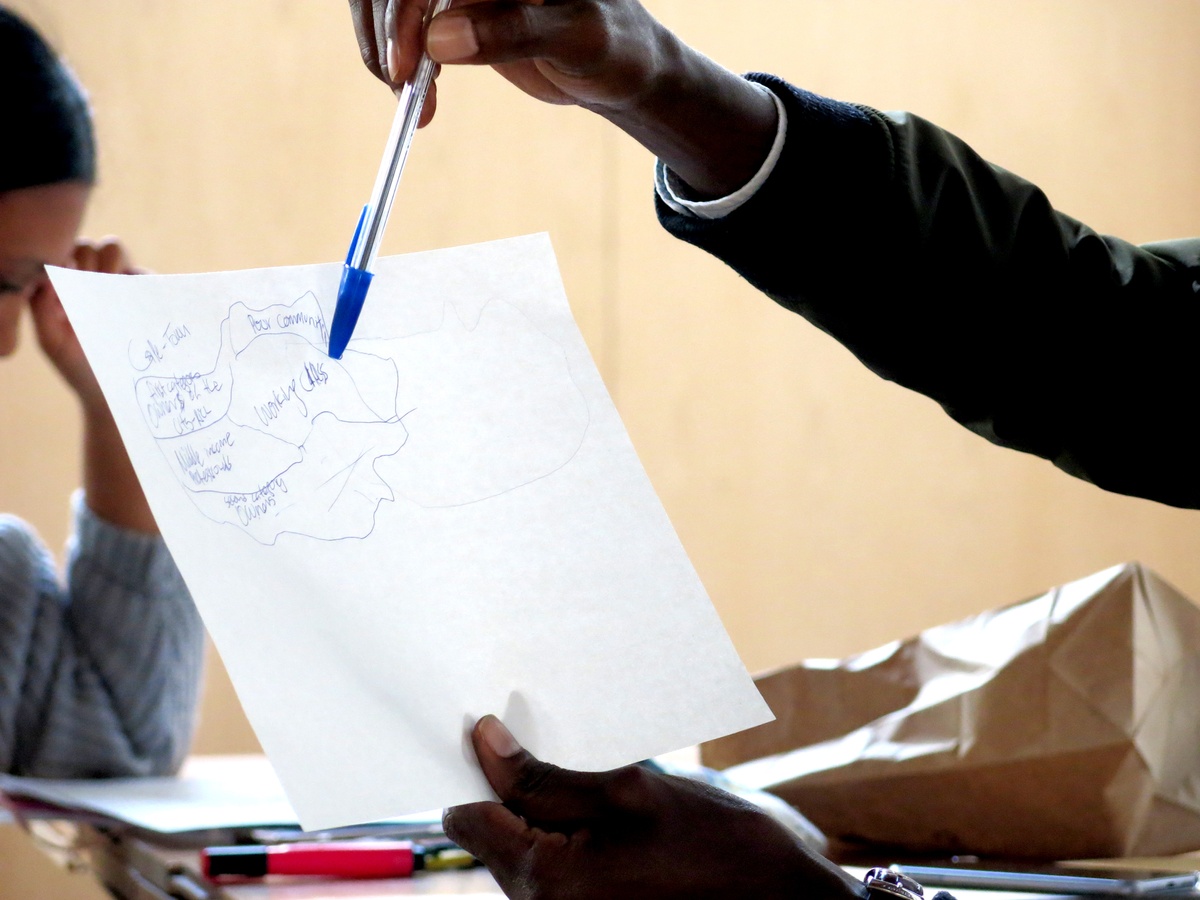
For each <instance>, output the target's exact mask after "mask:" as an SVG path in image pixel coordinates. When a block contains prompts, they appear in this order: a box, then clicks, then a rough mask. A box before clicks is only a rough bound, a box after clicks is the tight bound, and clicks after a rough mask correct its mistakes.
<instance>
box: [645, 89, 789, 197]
mask: <svg viewBox="0 0 1200 900" xmlns="http://www.w3.org/2000/svg"><path fill="white" fill-rule="evenodd" d="M756 86H757V87H758V88H759V90H762V91H766V92H767V93H768V94H769V95H770V96H771V99H772V100H774V101H775V110H776V112H777V113H778V114H779V127H778V128H777V129H776V130H775V142H774V143H773V144H771V152H770V153H768V154H767V158H766V159H765V160H764V161H763V164H762V165H761V166H760V167H759V169H758V171H757V172H756V173H755V174H754V177H753V178H751V179H750V180H749V181H748V182H746V184H744V185H742V187H740V188H738V190H736V191H734V192H733V193H732V194H728V195H727V196H724V197H719V198H718V199H716V200H688V199H687V197H686V196H684V194H685V193H686V190H687V188H686V187H685V186H684V184H683V182H682V181H680V180H679V176H677V175H676V174H675V173H674V172H672V171H671V170H670V169H668V168H667V167H666V166H665V165H663V163H662V160H656V161H655V165H654V189H655V190H656V191H657V192H658V196H659V197H661V198H662V201H663V203H665V204H667V206H669V207H671V209H673V210H675V212H677V213H680V214H681V215H685V216H696V217H698V218H701V219H720V218H722V217H724V216H727V215H729V214H730V213H731V212H733V211H734V210H735V209H737V208H738V207H740V206H741V205H742V204H743V203H745V202H746V201H747V200H749V199H750V198H751V197H753V196H754V194H755V193H756V192H757V191H758V189H759V188H760V187H762V185H763V183H764V182H766V180H767V178H769V177H770V175H771V172H772V171H774V169H775V163H776V162H777V161H778V160H779V154H780V153H782V152H783V140H784V138H785V137H786V135H787V110H785V109H784V107H783V101H782V100H780V99H779V98H778V97H777V96H775V92H774V91H772V90H770V89H769V88H766V87H763V86H762V85H756Z"/></svg>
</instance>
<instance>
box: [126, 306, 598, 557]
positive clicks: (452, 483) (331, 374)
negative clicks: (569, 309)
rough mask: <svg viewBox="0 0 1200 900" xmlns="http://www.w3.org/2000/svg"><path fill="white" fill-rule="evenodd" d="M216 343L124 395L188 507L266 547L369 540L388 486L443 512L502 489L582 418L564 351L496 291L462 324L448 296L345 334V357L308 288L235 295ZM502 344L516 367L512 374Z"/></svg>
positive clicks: (543, 462) (575, 439)
mask: <svg viewBox="0 0 1200 900" xmlns="http://www.w3.org/2000/svg"><path fill="white" fill-rule="evenodd" d="M174 327H177V328H181V329H182V331H187V332H189V333H190V329H189V328H188V327H187V326H174ZM177 333H181V332H177ZM356 345H357V346H356ZM219 346H220V350H219V352H218V354H217V358H216V360H215V362H214V363H213V365H212V368H211V369H210V370H208V371H206V372H194V371H187V372H174V373H172V374H169V375H160V374H155V375H143V376H142V377H141V378H138V379H137V381H136V382H135V385H134V390H135V392H136V396H137V400H138V405H139V408H140V409H141V411H142V416H143V418H144V419H145V422H146V424H147V426H148V427H149V429H150V432H151V434H152V435H153V436H154V438H155V440H156V441H157V444H158V446H159V448H160V450H161V451H162V453H163V455H164V456H165V457H166V459H167V461H168V463H169V464H170V467H171V471H172V472H173V473H174V475H175V476H176V478H177V479H178V480H179V483H180V484H181V485H182V486H183V487H184V488H185V489H186V491H187V494H188V496H189V497H190V498H191V500H192V501H193V502H194V503H195V504H196V506H197V507H198V508H199V509H200V511H201V512H202V513H203V514H204V515H205V516H207V517H208V518H210V519H212V520H214V521H216V522H222V523H228V524H230V525H234V526H236V527H238V528H240V529H242V530H243V531H245V532H246V533H247V534H248V535H250V536H251V537H253V538H254V539H255V540H257V541H259V542H261V543H264V544H273V543H275V541H276V540H277V539H278V538H279V536H280V535H281V534H285V533H291V534H297V535H303V536H307V537H311V538H316V539H319V540H326V541H329V540H341V539H345V538H363V537H366V536H367V535H368V534H370V533H371V531H372V529H373V528H374V524H375V516H376V513H377V511H378V509H379V506H380V504H382V503H384V502H387V501H393V500H395V499H396V494H397V493H399V494H400V495H401V496H402V497H404V498H406V499H408V500H409V501H411V502H413V503H415V504H417V505H419V506H423V507H440V506H458V505H462V504H466V503H474V502H478V501H479V500H483V499H487V498H489V497H493V496H496V495H498V494H501V493H504V492H506V491H510V490H513V489H515V488H518V487H521V486H523V485H526V484H529V483H531V482H533V481H537V480H539V479H541V478H543V477H545V476H546V475H549V474H551V473H552V472H554V471H555V470H557V469H558V468H560V467H561V466H563V465H564V464H565V463H567V462H568V461H569V460H570V459H571V457H572V456H573V455H574V454H575V452H576V451H577V450H578V448H579V446H580V444H581V443H582V441H583V437H584V434H585V432H586V430H587V426H588V419H589V415H588V410H587V405H586V402H585V400H584V397H583V394H582V393H581V392H580V390H579V388H578V386H577V385H576V384H575V382H574V380H573V379H572V378H571V376H570V372H569V369H568V368H567V363H566V357H565V354H564V353H563V351H562V348H561V347H559V346H558V345H556V344H555V343H554V342H553V341H552V340H551V339H550V338H548V337H547V336H546V335H544V334H543V333H542V332H540V331H538V330H537V328H536V327H534V326H533V324H532V323H531V322H530V321H529V320H528V319H527V318H526V317H525V316H524V315H522V314H521V313H520V312H519V311H518V310H516V309H515V308H514V307H512V306H510V305H509V304H507V303H504V302H502V301H496V302H492V303H485V304H484V305H483V307H482V308H481V309H480V310H479V312H478V316H477V318H475V319H474V320H473V321H464V320H463V318H462V317H460V315H459V314H458V313H457V311H456V310H455V309H454V307H453V304H450V303H446V304H445V306H444V308H443V313H442V322H441V324H440V325H439V327H437V328H434V329H432V330H427V331H422V332H418V333H415V334H410V335H405V336H401V337H397V338H388V339H375V340H371V341H356V342H355V344H352V345H351V348H350V349H348V350H347V352H346V353H345V355H344V356H343V358H342V359H341V360H334V359H331V358H330V357H329V356H328V354H327V351H326V347H327V346H328V333H327V326H326V322H325V317H324V314H323V313H322V310H321V307H320V304H319V303H318V301H317V298H316V297H315V296H314V295H313V294H312V293H311V292H308V293H306V294H305V295H304V296H302V297H300V298H299V299H298V300H295V301H294V302H291V303H286V304H284V303H280V304H272V305H268V306H265V307H262V308H257V309H254V308H251V307H249V306H248V305H247V304H245V303H244V302H235V303H233V304H232V305H231V306H230V308H229V315H228V317H227V318H225V319H224V320H223V321H222V322H221V325H220V345H219ZM514 348H516V351H517V352H518V353H521V354H522V355H521V356H520V357H519V358H520V359H522V360H523V361H526V362H527V363H528V364H527V365H523V366H522V367H521V368H520V370H519V371H521V372H522V377H521V378H518V379H517V383H513V378H512V374H511V373H512V372H513V371H514V369H513V365H512V354H513V352H514ZM451 371H452V372H453V373H454V377H453V378H450V377H441V378H439V372H443V373H449V372H451ZM498 373H504V375H503V377H499V376H498ZM449 385H453V387H449ZM547 421H549V422H552V423H554V424H553V426H552V427H549V428H547V427H546V425H545V423H546V422H547ZM522 428H525V429H526V431H527V432H528V434H527V435H525V434H522V432H521V431H520V429H522ZM512 429H517V431H516V432H514V431H512ZM514 433H516V434H522V437H521V439H520V440H518V441H516V442H515V444H514V442H513V440H512V435H513V434H514ZM496 448H508V449H507V450H500V451H497V449H496ZM402 451H403V452H402Z"/></svg>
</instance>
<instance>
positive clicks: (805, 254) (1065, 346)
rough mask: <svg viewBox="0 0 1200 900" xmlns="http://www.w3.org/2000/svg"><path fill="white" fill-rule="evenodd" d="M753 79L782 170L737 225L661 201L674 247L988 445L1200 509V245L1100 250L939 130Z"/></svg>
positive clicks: (1104, 240) (1100, 240)
mask: <svg viewBox="0 0 1200 900" xmlns="http://www.w3.org/2000/svg"><path fill="white" fill-rule="evenodd" d="M752 78H753V79H754V80H756V81H759V82H760V83H763V84H765V85H767V86H768V87H769V88H770V89H771V90H773V91H775V92H776V94H777V95H778V96H779V97H780V98H781V99H782V100H783V102H784V104H785V106H786V108H787V114H788V133H787V139H786V142H785V144H784V149H783V153H782V156H781V157H780V159H779V161H778V163H777V165H776V167H775V169H774V171H773V172H772V174H771V176H770V178H769V179H768V181H767V182H766V184H765V185H764V186H763V187H762V188H761V189H760V190H759V191H758V193H757V194H756V195H755V196H754V197H753V198H751V199H750V200H749V201H748V202H747V203H746V204H745V205H744V206H742V207H741V208H740V209H738V210H737V211H735V212H733V213H731V214H730V215H728V216H726V217H725V218H723V219H718V220H713V221H709V220H702V219H698V218H692V217H689V216H685V215H681V214H679V213H677V212H674V211H673V210H671V209H670V208H668V207H667V206H666V205H665V204H664V203H663V202H662V201H661V199H660V200H659V201H658V212H659V217H660V220H661V221H662V222H663V224H664V225H665V227H666V228H667V229H668V230H669V231H671V232H672V233H673V234H675V235H676V236H677V237H680V238H682V239H683V240H686V241H689V242H691V243H693V244H695V245H697V246H699V247H702V248H704V249H705V250H707V251H709V252H710V253H713V254H714V255H716V256H717V257H719V258H720V259H722V260H724V261H725V262H726V263H728V264H729V265H730V266H732V267H733V268H734V269H736V270H737V271H738V272H739V273H740V274H741V275H742V276H744V277H745V278H746V279H747V280H749V281H750V282H751V283H752V284H754V285H755V286H756V287H758V288H759V289H760V290H762V291H764V292H765V293H766V294H768V295H769V296H771V297H772V298H774V299H775V300H776V301H778V302H779V303H781V304H782V305H783V306H785V307H787V308H788V309H791V310H793V311H795V312H797V313H799V314H800V315H802V316H804V317H805V318H806V319H808V320H809V321H810V322H812V323H813V324H814V325H816V326H817V327H819V328H821V329H822V330H824V331H826V332H828V333H829V334H830V335H832V336H833V337H835V338H836V339H837V340H838V341H840V342H841V343H843V344H845V345H846V346H847V347H848V348H849V349H850V350H851V351H852V352H853V353H854V354H855V355H857V356H858V358H859V359H861V360H862V361H863V362H864V363H865V364H866V365H867V366H869V367H870V368H871V369H872V370H873V371H875V372H876V373H878V374H879V375H881V376H883V377H884V378H887V379H890V380H892V381H895V382H898V383H899V384H902V385H905V386H906V387H909V388H912V389H913V390H916V391H920V392H921V393H923V394H926V395H928V396H929V397H932V398H933V399H934V400H936V401H937V402H938V403H940V404H941V405H942V406H943V408H945V410H946V412H947V413H949V414H950V415H951V416H952V417H954V418H955V419H956V420H957V421H959V422H960V423H962V424H963V425H964V426H966V427H967V428H970V429H971V430H972V431H974V432H976V433H978V434H980V435H983V436H984V437H986V438H988V439H989V440H991V441H993V442H995V443H997V444H1001V445H1003V446H1006V447H1012V448H1015V449H1018V450H1022V451H1026V452H1029V453H1035V454H1037V455H1039V456H1042V457H1045V458H1046V459H1049V460H1051V461H1053V462H1054V464H1055V465H1057V466H1059V467H1060V468H1062V469H1063V470H1065V471H1067V472H1070V473H1071V474H1073V475H1076V476H1078V477H1080V478H1084V479H1087V480H1089V481H1092V482H1094V483H1095V484H1097V485H1099V486H1100V487H1103V488H1105V489H1107V490H1111V491H1116V492H1119V493H1123V494H1133V495H1137V496H1141V497H1148V498H1150V499H1153V500H1158V501H1161V502H1163V503H1169V504H1172V505H1175V506H1184V507H1200V452H1198V450H1200V448H1198V447H1197V446H1196V444H1195V439H1194V438H1193V437H1192V433H1193V431H1195V430H1196V429H1195V422H1194V420H1195V419H1197V410H1200V347H1198V340H1197V339H1198V336H1200V240H1195V239H1193V240H1180V241H1173V242H1164V243H1159V244H1148V245H1142V246H1136V245H1133V244H1130V243H1127V242H1124V241H1121V240H1118V239H1116V238H1112V237H1106V236H1103V235H1099V234H1097V233H1096V232H1094V231H1092V230H1091V229H1090V228H1088V227H1087V226H1086V225H1083V224H1081V223H1080V222H1077V221H1075V220H1074V219H1072V218H1070V217H1069V216H1066V215H1063V214H1062V213H1060V212H1057V211H1056V210H1054V209H1053V208H1052V207H1051V205H1050V203H1049V201H1048V200H1047V199H1046V197H1045V195H1044V194H1043V193H1042V191H1041V190H1039V189H1038V188H1037V187H1036V186H1035V185H1033V184H1030V183H1029V182H1027V181H1025V180H1023V179H1021V178H1019V177H1017V176H1015V175H1013V174H1011V173H1010V172H1006V171H1004V170H1003V169H1000V168H999V167H997V166H994V165H991V164H990V163H988V162H986V161H985V160H983V159H981V158H980V157H979V156H978V155H977V154H976V153H975V152H974V151H973V150H971V148H970V147H968V146H967V145H966V144H964V143H963V142H962V141H960V140H959V139H957V138H956V137H954V136H953V135H951V134H949V133H948V132H946V131H944V130H942V129H940V128H938V127H936V126H935V125H932V124H930V123H929V122H926V121H923V120H921V119H919V118H917V117H915V116H911V115H906V114H888V115H884V114H882V113H879V112H876V111H875V110H871V109H867V108H865V107H857V106H852V105H849V104H844V103H838V102H835V101H832V100H827V99H825V98H822V97H817V96H815V95H813V94H809V93H807V92H805V91H801V90H799V89H797V88H794V87H792V86H790V85H788V84H786V83H784V82H782V81H780V80H778V79H776V78H773V77H771V76H764V75H758V76H752Z"/></svg>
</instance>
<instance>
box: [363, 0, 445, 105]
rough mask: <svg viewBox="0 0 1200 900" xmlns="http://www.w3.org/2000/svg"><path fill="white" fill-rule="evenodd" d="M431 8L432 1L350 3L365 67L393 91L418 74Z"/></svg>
mask: <svg viewBox="0 0 1200 900" xmlns="http://www.w3.org/2000/svg"><path fill="white" fill-rule="evenodd" d="M428 8H429V0H350V15H351V18H352V19H353V21H354V34H355V37H356V38H357V39H358V51H359V54H360V55H361V56H362V60H363V63H364V64H365V65H366V67H367V68H368V69H369V70H370V71H371V74H373V75H374V76H375V77H376V78H378V79H379V80H380V81H382V82H384V83H385V84H387V85H389V86H390V87H393V88H395V87H398V86H399V85H402V84H403V83H404V82H405V81H407V80H408V79H409V78H411V77H412V74H413V72H414V71H415V70H416V67H417V61H418V59H419V58H420V55H421V41H422V34H421V30H422V28H423V27H424V23H425V14H426V11H427V10H428Z"/></svg>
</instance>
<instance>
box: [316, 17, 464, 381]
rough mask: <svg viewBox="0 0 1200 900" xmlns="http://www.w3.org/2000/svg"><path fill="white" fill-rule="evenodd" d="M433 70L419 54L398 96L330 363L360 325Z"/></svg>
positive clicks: (334, 330) (357, 238) (348, 267)
mask: <svg viewBox="0 0 1200 900" xmlns="http://www.w3.org/2000/svg"><path fill="white" fill-rule="evenodd" d="M450 2H451V0H437V2H436V3H434V4H433V8H432V10H430V12H429V16H428V19H432V18H433V17H434V16H436V15H438V13H441V12H443V11H444V10H445V9H446V8H447V7H449V6H450ZM428 19H427V21H428ZM434 66H435V63H434V62H433V60H431V59H430V58H429V54H427V53H425V52H422V53H421V59H420V61H419V62H418V63H417V71H416V73H415V74H414V75H413V77H412V79H411V80H410V81H408V82H407V83H406V84H405V85H404V88H403V89H402V90H401V92H400V100H399V103H398V104H397V106H396V118H395V119H393V120H392V131H391V133H390V134H389V135H388V141H387V146H386V147H385V148H384V151H383V161H382V162H381V163H380V165H379V174H378V175H376V176H375V187H374V189H373V190H372V191H371V200H370V202H369V203H368V204H367V205H366V206H364V207H363V211H362V214H361V215H359V217H358V227H357V228H355V229H354V237H353V239H351V241H350V252H349V253H348V254H347V255H346V264H345V265H344V266H343V267H342V283H341V285H340V286H339V287H338V296H337V306H336V307H334V311H333V324H332V325H330V326H329V355H330V356H331V357H333V358H334V359H341V358H342V354H343V353H344V352H345V351H346V345H347V344H348V343H350V336H351V335H352V334H353V333H354V326H355V325H357V324H358V316H359V313H361V312H362V308H363V302H364V301H365V300H366V299H367V290H368V289H369V288H370V287H371V279H372V278H374V277H375V276H374V274H373V272H372V271H371V270H372V269H373V268H374V267H375V257H376V256H377V255H378V253H379V242H380V240H382V238H383V229H384V228H385V227H387V220H388V215H389V214H390V213H391V211H392V201H393V200H395V199H396V186H397V185H399V184H400V174H401V173H402V172H403V171H404V163H405V161H406V160H407V159H408V148H409V147H410V146H411V145H412V139H413V134H414V133H416V130H417V122H418V121H420V118H421V108H422V107H423V106H424V105H425V95H426V94H428V93H429V84H430V82H432V81H433V70H434Z"/></svg>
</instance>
